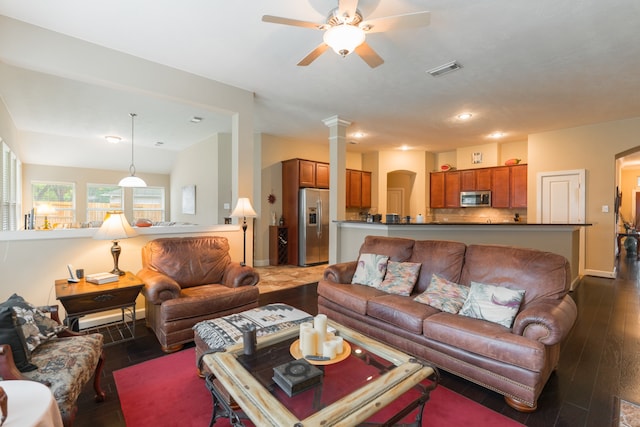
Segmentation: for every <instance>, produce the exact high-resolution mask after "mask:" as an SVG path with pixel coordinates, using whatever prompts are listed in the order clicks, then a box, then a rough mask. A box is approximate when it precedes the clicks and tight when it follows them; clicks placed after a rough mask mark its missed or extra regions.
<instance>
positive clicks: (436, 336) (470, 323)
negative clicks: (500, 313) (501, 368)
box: [422, 312, 547, 372]
mask: <svg viewBox="0 0 640 427" xmlns="http://www.w3.org/2000/svg"><path fill="white" fill-rule="evenodd" d="M422 328H423V332H422V334H423V335H424V336H425V337H426V338H429V339H432V340H435V341H438V342H441V343H444V344H446V345H449V346H452V347H457V348H459V349H461V350H464V351H468V352H470V353H473V354H477V355H479V356H483V357H488V358H490V359H494V360H498V361H500V362H504V363H508V364H511V365H514V366H519V367H521V368H524V369H528V370H531V371H534V372H540V371H541V370H542V369H544V366H545V362H546V359H547V356H546V349H545V345H544V344H542V343H541V342H539V341H534V340H531V339H528V338H525V337H523V336H521V335H515V334H513V333H511V331H510V330H509V329H508V328H505V327H504V326H502V325H499V324H497V323H492V322H483V321H481V320H478V319H472V318H470V317H465V316H460V315H456V314H451V313H444V312H440V313H438V314H434V315H433V316H429V317H427V318H425V320H424V322H423V326H422Z"/></svg>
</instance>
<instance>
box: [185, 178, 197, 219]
mask: <svg viewBox="0 0 640 427" xmlns="http://www.w3.org/2000/svg"><path fill="white" fill-rule="evenodd" d="M182 213H183V214H191V215H195V214H196V186H195V185H185V186H184V187H182Z"/></svg>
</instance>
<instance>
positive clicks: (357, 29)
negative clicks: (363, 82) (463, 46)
mask: <svg viewBox="0 0 640 427" xmlns="http://www.w3.org/2000/svg"><path fill="white" fill-rule="evenodd" d="M357 7H358V0H338V7H337V8H335V9H333V10H332V11H331V12H329V15H328V17H327V20H326V22H324V23H322V24H317V23H314V22H308V21H300V20H297V19H289V18H282V17H279V16H272V15H264V16H263V17H262V21H263V22H271V23H274V24H283V25H292V26H294V27H304V28H312V29H316V30H321V31H324V32H325V33H324V36H323V42H322V43H320V45H318V47H316V48H315V49H313V50H312V51H311V52H310V53H309V54H308V55H307V56H305V57H304V58H303V59H302V60H301V61H300V62H298V65H300V66H306V65H309V64H311V63H312V62H313V61H315V60H316V59H317V58H318V57H319V56H320V55H322V54H323V53H324V52H325V51H326V50H327V49H329V47H331V48H332V49H333V50H334V51H335V52H336V53H337V54H338V55H342V56H343V57H345V56H347V55H349V54H350V53H351V52H355V53H356V54H358V56H360V57H361V58H362V59H363V60H364V62H366V63H367V64H368V65H369V66H370V67H371V68H375V67H377V66H379V65H382V64H383V63H384V60H383V59H382V58H381V57H380V56H379V55H378V54H377V53H376V52H375V51H374V50H373V49H372V48H371V46H369V44H368V43H367V42H366V41H365V37H366V34H370V33H381V32H383V31H390V30H395V29H404V28H412V27H424V26H427V25H429V20H430V13H429V12H415V13H407V14H403V15H395V16H387V17H383V18H376V19H370V20H368V21H364V20H363V18H362V15H361V14H360V11H359V10H358V9H357Z"/></svg>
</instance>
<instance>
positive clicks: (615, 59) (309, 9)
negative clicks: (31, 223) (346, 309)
mask: <svg viewBox="0 0 640 427" xmlns="http://www.w3.org/2000/svg"><path fill="white" fill-rule="evenodd" d="M336 5H337V2H336V1H335V0H296V1H294V0H270V1H264V0H246V1H211V0H182V1H180V2H177V1H167V0H163V1H159V0H136V1H131V0H109V1H107V0H91V1H88V0H57V1H50V0H29V1H15V0H0V15H4V16H7V17H10V18H14V19H16V20H20V21H24V22H27V23H29V24H33V25H35V26H39V27H43V28H45V29H49V30H51V31H55V32H59V33H62V34H65V35H68V36H72V37H75V38H78V39H82V40H85V41H88V42H91V43H94V44H97V45H100V46H104V47H107V48H111V49H114V50H117V51H121V52H124V53H128V54H131V55H134V56H137V57H141V58H144V59H147V60H150V61H153V62H157V63H160V64H164V65H168V66H171V67H174V68H177V69H180V70H184V71H188V72H190V73H193V74H196V75H200V76H203V77H206V78H209V79H212V80H215V81H219V82H223V83H227V84H230V85H233V86H236V87H239V88H243V89H246V90H249V91H252V92H254V93H255V103H256V104H255V115H256V116H255V118H254V127H255V131H256V132H262V133H268V134H272V135H276V136H283V137H291V138H295V139H298V140H300V141H308V142H314V143H327V138H328V129H327V128H326V126H325V125H324V124H323V123H322V120H323V119H325V118H327V117H330V116H334V115H339V116H340V117H341V118H343V119H346V120H350V121H352V123H353V124H352V126H351V127H350V129H349V131H350V132H351V131H354V132H355V131H362V132H364V133H365V134H366V137H365V138H363V139H361V140H360V142H359V144H357V145H350V146H349V149H350V150H355V151H369V150H376V149H394V148H397V147H399V146H400V145H407V146H409V147H413V148H415V149H421V150H429V151H435V152H441V151H448V150H452V149H454V148H456V147H461V146H469V145H477V144H484V143H487V142H489V141H491V140H490V139H488V134H490V133H491V132H494V131H498V130H500V131H503V132H505V133H506V136H505V138H504V139H503V141H523V140H526V138H527V135H528V134H531V133H537V132H544V131H548V130H554V129H560V128H567V127H573V126H580V125H584V124H590V123H598V122H604V121H610V120H618V119H623V118H629V117H638V116H640V2H638V1H637V0H615V1H602V0H580V1H575V0H574V1H571V0H536V1H524V0H483V1H469V0H432V1H419V0H413V1H410V0H393V1H391V0H386V1H383V0H361V1H360V3H359V9H360V11H361V13H362V15H363V16H364V18H365V20H366V19H371V18H377V17H383V16H390V15H398V14H403V13H410V12H418V11H425V10H426V11H430V12H431V25H430V26H428V27H425V28H417V29H416V28H412V29H407V30H397V31H392V32H386V33H376V34H370V35H369V36H368V37H367V42H368V43H369V44H370V46H371V47H372V48H373V49H375V50H376V52H377V53H378V54H379V55H380V56H381V57H382V58H383V59H384V60H385V63H384V64H383V65H381V66H380V67H378V68H375V69H371V68H369V67H368V66H367V65H366V64H365V63H364V62H363V61H362V60H361V59H360V58H358V57H357V56H355V55H349V56H347V57H346V58H341V57H339V56H338V55H336V54H334V53H333V52H331V51H327V52H326V53H325V54H324V55H322V56H321V57H320V58H319V59H317V60H316V61H315V62H314V63H313V64H311V65H310V66H308V67H298V66H296V63H297V62H298V61H299V60H300V59H302V58H303V57H304V56H305V55H306V54H307V53H308V52H309V51H311V50H312V49H313V48H315V47H316V46H317V45H318V44H319V43H320V42H321V41H322V33H321V32H320V31H316V30H312V29H308V28H296V27H289V26H284V25H277V24H270V23H264V22H262V21H261V17H262V15H265V14H268V15H276V16H283V17H288V18H294V19H299V20H305V21H313V22H323V21H324V19H325V18H326V15H327V13H328V12H329V10H331V9H332V8H334V7H336ZM2 60H3V58H2V57H0V65H2V67H1V68H0V76H1V77H2V80H0V96H1V97H2V99H3V100H4V102H5V104H6V105H7V107H8V109H9V112H10V114H11V115H12V118H13V120H14V123H15V124H16V126H17V127H18V129H19V130H20V131H22V132H24V133H25V135H27V136H28V139H29V140H30V141H31V143H32V144H33V146H39V145H38V144H40V145H43V144H45V141H46V143H47V144H51V143H52V142H53V143H55V144H56V146H58V144H59V146H60V149H59V150H56V152H55V153H53V154H52V153H51V152H47V153H44V152H43V153H39V151H44V150H32V151H36V152H35V153H30V154H29V156H30V157H29V158H28V159H26V160H25V159H23V161H26V162H28V163H42V164H63V165H69V166H73V165H74V163H77V165H78V166H79V165H91V162H96V157H97V160H99V161H102V162H103V167H104V168H120V169H126V167H128V165H122V158H121V156H113V162H112V163H109V161H111V160H109V159H111V157H110V156H109V155H108V153H107V151H106V150H108V149H107V148H99V149H97V154H98V156H95V155H94V159H92V160H90V159H87V158H81V157H82V156H69V155H68V151H69V150H73V147H74V144H79V143H80V141H82V140H84V139H86V138H96V137H97V136H100V137H102V136H104V135H106V134H110V133H115V134H119V135H121V136H123V137H124V138H126V139H129V137H130V118H129V113H130V112H132V111H130V110H131V109H132V106H133V108H135V109H136V111H134V112H136V113H137V114H138V118H137V119H136V120H137V121H136V147H138V145H140V147H141V148H140V150H141V152H142V156H144V154H145V153H149V152H150V150H155V152H156V153H157V155H158V156H159V157H160V158H161V159H164V160H162V161H157V162H155V164H154V163H149V164H143V165H138V164H137V166H138V170H139V171H143V172H166V170H167V168H168V167H170V162H171V157H172V156H173V155H172V154H171V152H173V150H180V149H182V148H184V147H185V146H186V145H189V144H191V143H194V142H198V141H201V140H203V139H204V138H206V137H207V136H209V135H210V134H212V133H215V132H228V131H229V130H230V120H229V119H228V118H226V117H222V116H216V115H215V114H214V113H212V112H211V111H204V110H203V111H198V110H196V109H194V107H193V106H185V105H180V104H176V103H173V102H171V101H169V100H164V101H158V100H157V99H150V98H147V97H146V96H145V95H144V94H141V93H131V92H124V91H118V90H117V89H112V88H107V87H103V86H98V85H90V84H88V83H86V82H79V81H73V80H70V79H66V78H61V77H55V76H51V75H47V74H44V73H41V72H39V71H38V70H36V69H34V70H30V71H28V70H24V69H22V68H19V67H16V66H14V65H9V64H2ZM453 60H456V61H458V62H459V63H460V64H461V65H462V66H463V68H462V69H461V70H459V71H456V72H454V73H451V74H447V75H444V76H441V77H437V78H434V77H431V76H430V75H428V74H427V73H426V71H427V70H430V69H432V68H434V67H437V66H439V65H442V64H445V63H447V62H450V61H453ZM112 66H114V67H117V64H112ZM41 69H46V67H45V66H43V67H42V68H41ZM96 99H100V100H101V102H100V104H99V105H96V102H95V100H96ZM124 105H126V106H129V108H126V109H125V108H124V107H123V106H124ZM464 111H468V112H471V113H473V115H474V116H473V119H472V120H470V121H467V122H460V121H459V120H457V119H456V115H457V114H458V113H460V112H464ZM193 115H201V116H203V117H204V118H205V120H204V121H203V122H202V123H201V124H200V125H198V126H193V124H192V123H189V122H188V118H189V117H191V116H193ZM138 129H140V136H138V133H137V132H138ZM350 140H355V139H354V138H351V137H350ZM157 141H162V142H164V145H163V146H162V147H155V146H154V144H155V143H156V142H157ZM127 149H130V147H129V148H127ZM102 150H105V152H104V153H103V152H102ZM145 150H146V151H145ZM163 153H164V154H163ZM167 153H168V154H167ZM94 154H95V153H94ZM163 156H164V157H163ZM139 157H141V156H140V155H138V154H137V155H136V159H138V158H139ZM136 163H138V162H136ZM91 166H92V167H98V166H95V165H91Z"/></svg>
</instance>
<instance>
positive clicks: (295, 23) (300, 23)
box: [262, 15, 324, 30]
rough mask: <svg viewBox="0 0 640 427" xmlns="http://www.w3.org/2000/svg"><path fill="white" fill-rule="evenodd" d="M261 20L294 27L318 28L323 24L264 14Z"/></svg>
mask: <svg viewBox="0 0 640 427" xmlns="http://www.w3.org/2000/svg"><path fill="white" fill-rule="evenodd" d="M262 22H271V23H273V24H282V25H291V26H294V27H304V28H313V29H314V30H320V29H322V27H323V26H324V24H316V23H314V22H308V21H300V20H297V19H289V18H282V17H280V16H272V15H264V16H263V17H262Z"/></svg>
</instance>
